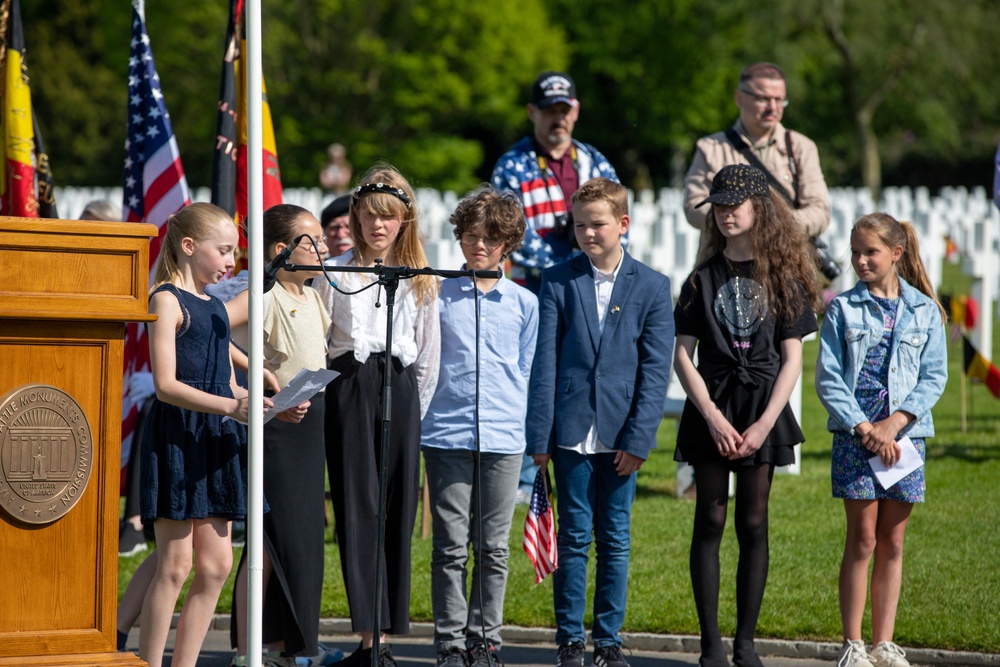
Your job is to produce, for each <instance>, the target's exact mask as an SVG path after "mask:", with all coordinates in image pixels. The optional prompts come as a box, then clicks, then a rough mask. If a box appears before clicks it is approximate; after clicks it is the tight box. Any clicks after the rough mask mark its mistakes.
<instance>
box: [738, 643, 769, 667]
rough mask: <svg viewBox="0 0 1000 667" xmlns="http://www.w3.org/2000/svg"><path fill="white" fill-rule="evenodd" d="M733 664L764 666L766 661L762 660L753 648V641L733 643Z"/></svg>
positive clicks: (754, 666) (740, 666) (750, 666)
mask: <svg viewBox="0 0 1000 667" xmlns="http://www.w3.org/2000/svg"><path fill="white" fill-rule="evenodd" d="M733 664H734V665H736V667H764V663H763V662H761V661H760V658H759V657H758V656H757V652H756V651H755V650H754V648H753V642H752V641H750V642H744V641H739V642H734V643H733Z"/></svg>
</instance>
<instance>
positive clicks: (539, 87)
mask: <svg viewBox="0 0 1000 667" xmlns="http://www.w3.org/2000/svg"><path fill="white" fill-rule="evenodd" d="M560 102H562V103H564V104H568V105H570V106H574V107H575V106H576V105H577V101H576V84H574V83H573V79H571V78H570V77H569V74H564V73H562V72H542V73H541V74H539V75H538V78H537V79H535V85H533V86H532V87H531V103H532V104H534V105H535V106H536V107H538V108H539V109H545V108H546V107H550V106H552V105H553V104H559V103H560Z"/></svg>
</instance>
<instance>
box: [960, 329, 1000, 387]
mask: <svg viewBox="0 0 1000 667" xmlns="http://www.w3.org/2000/svg"><path fill="white" fill-rule="evenodd" d="M962 351H963V357H964V361H965V374H966V375H968V376H969V377H970V378H972V379H973V380H978V381H979V382H982V383H983V384H985V385H986V386H987V388H989V390H990V393H992V394H993V395H994V396H995V397H997V398H1000V369H998V368H997V367H996V366H994V365H993V364H991V363H990V362H989V361H987V359H986V357H984V356H983V355H981V354H979V352H977V351H976V348H974V347H973V346H972V342H971V341H969V339H968V338H966V337H965V336H962Z"/></svg>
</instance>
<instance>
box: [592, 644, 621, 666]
mask: <svg viewBox="0 0 1000 667" xmlns="http://www.w3.org/2000/svg"><path fill="white" fill-rule="evenodd" d="M594 667H629V665H628V661H627V660H625V656H624V655H622V647H621V644H609V645H607V646H595V647H594Z"/></svg>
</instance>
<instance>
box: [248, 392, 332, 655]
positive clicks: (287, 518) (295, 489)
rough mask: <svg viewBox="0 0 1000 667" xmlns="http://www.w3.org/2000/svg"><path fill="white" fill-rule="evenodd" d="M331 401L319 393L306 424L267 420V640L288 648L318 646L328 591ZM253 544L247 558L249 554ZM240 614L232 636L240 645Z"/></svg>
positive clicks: (314, 650) (313, 651)
mask: <svg viewBox="0 0 1000 667" xmlns="http://www.w3.org/2000/svg"><path fill="white" fill-rule="evenodd" d="M325 412H326V404H325V400H324V398H323V395H322V394H319V395H317V396H314V397H313V399H312V404H311V405H310V407H309V411H308V412H307V413H306V416H305V417H304V418H303V419H302V421H301V422H299V423H298V424H292V423H289V422H284V421H281V420H278V419H272V420H271V421H269V422H268V423H267V424H265V425H264V496H265V497H266V498H267V501H268V505H269V508H270V511H269V512H267V513H266V514H264V548H265V549H267V553H268V555H269V556H270V557H271V564H272V566H273V570H272V572H271V578H270V580H269V581H268V586H267V590H266V591H265V594H264V611H263V631H262V639H263V641H264V642H266V643H272V642H279V641H284V642H285V651H286V652H287V653H299V652H303V653H306V654H308V655H314V654H316V653H318V652H319V651H318V649H317V647H316V641H317V638H318V636H319V616H320V606H321V604H322V597H323V559H324V541H325V538H324V533H325V531H326V526H325V524H326V511H325V507H324V505H325V503H326V485H325V475H324V472H325V471H324V466H323V462H324V459H325V457H326V446H325V440H324V437H323V426H324V422H325V419H324V413H325ZM246 556H247V552H246V549H244V550H243V556H242V558H241V560H240V564H241V565H242V562H243V560H245V559H246ZM239 622H245V621H243V620H241V619H238V618H237V617H236V605H235V603H234V604H233V621H232V625H231V629H230V638H231V639H232V641H233V646H234V647H235V645H236V644H235V642H236V627H237V626H236V624H237V623H239Z"/></svg>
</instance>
